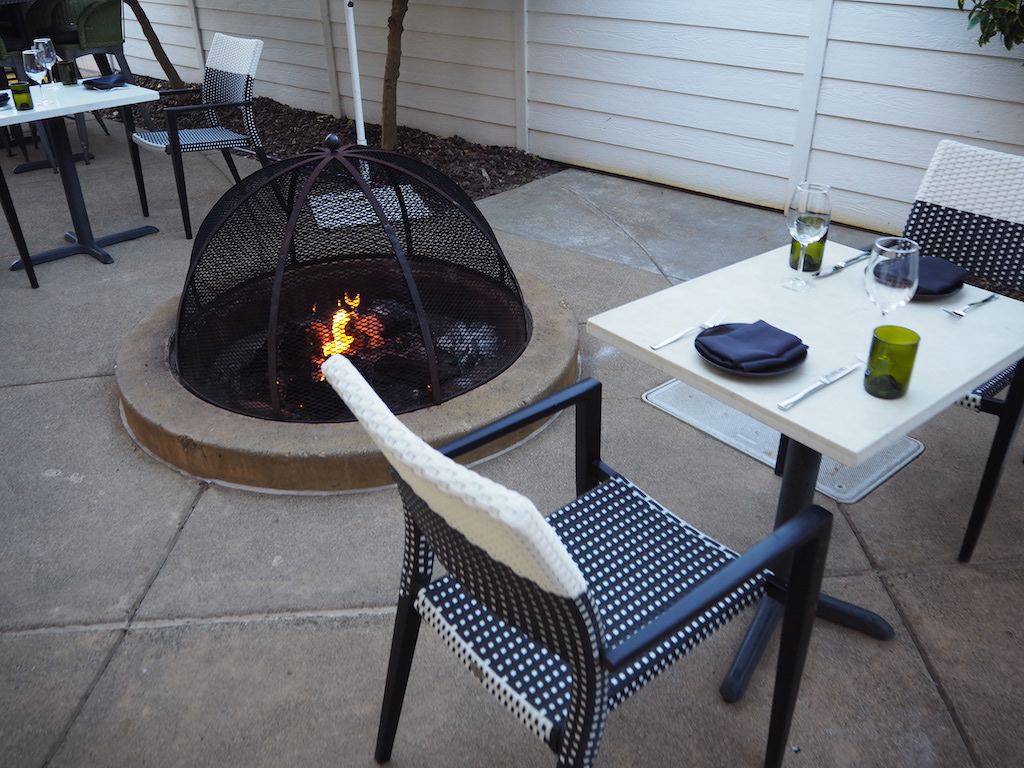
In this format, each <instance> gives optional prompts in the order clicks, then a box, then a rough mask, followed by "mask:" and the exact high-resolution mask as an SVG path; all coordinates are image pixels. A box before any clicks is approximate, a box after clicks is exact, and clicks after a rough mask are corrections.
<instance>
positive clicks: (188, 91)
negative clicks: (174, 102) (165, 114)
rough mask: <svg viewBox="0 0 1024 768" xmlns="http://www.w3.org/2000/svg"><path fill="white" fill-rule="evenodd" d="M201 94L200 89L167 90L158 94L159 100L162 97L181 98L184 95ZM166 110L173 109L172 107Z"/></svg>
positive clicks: (201, 90)
mask: <svg viewBox="0 0 1024 768" xmlns="http://www.w3.org/2000/svg"><path fill="white" fill-rule="evenodd" d="M202 92H203V89H202V88H167V89H165V90H162V91H159V92H158V93H159V94H160V98H163V97H164V96H183V95H185V94H193V93H202ZM168 109H173V107H168Z"/></svg>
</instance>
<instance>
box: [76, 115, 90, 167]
mask: <svg viewBox="0 0 1024 768" xmlns="http://www.w3.org/2000/svg"><path fill="white" fill-rule="evenodd" d="M75 128H76V129H77V130H78V144H79V146H80V147H81V148H82V157H83V158H84V159H85V164H86V165H91V163H90V162H89V131H88V130H87V129H86V127H85V115H84V114H83V113H81V112H79V113H78V114H77V115H75Z"/></svg>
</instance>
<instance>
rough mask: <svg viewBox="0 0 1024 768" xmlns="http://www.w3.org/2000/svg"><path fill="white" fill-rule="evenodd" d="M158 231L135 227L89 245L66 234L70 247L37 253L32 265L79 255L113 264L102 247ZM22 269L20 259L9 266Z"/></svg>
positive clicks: (95, 239) (65, 237) (22, 265)
mask: <svg viewBox="0 0 1024 768" xmlns="http://www.w3.org/2000/svg"><path fill="white" fill-rule="evenodd" d="M159 231H160V230H159V229H157V228H156V227H149V226H146V227H136V228H135V229H128V230H125V231H124V232H115V233H114V234H112V235H103V236H102V237H97V238H94V239H93V241H92V243H91V244H87V243H80V242H78V238H76V237H75V236H74V234H73V233H71V232H67V233H65V235H64V239H65V240H67V241H68V242H69V243H71V245H65V246H64V247H63V248H54V249H53V250H52V251H44V252H43V253H37V254H35V255H33V256H32V257H31V259H32V264H33V265H35V264H45V263H46V262H48V261H56V260H57V259H63V258H65V257H66V256H74V255H76V254H79V253H82V254H86V255H87V256H92V257H93V258H94V259H96V260H97V261H99V262H101V263H103V264H113V262H114V259H113V258H112V257H111V256H110V254H109V253H107V252H106V251H105V250H103V248H104V246H107V245H114V244H115V243H123V242H125V241H126V240H134V239H136V238H138V237H145V236H146V235H155V234H156V233H157V232H159ZM24 268H25V265H24V264H23V263H22V259H18V260H17V261H16V262H14V263H13V264H11V270H12V271H16V270H19V269H24Z"/></svg>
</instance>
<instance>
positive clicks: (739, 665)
mask: <svg viewBox="0 0 1024 768" xmlns="http://www.w3.org/2000/svg"><path fill="white" fill-rule="evenodd" d="M816 613H817V616H818V618H821V619H825V620H826V621H831V622H833V623H835V624H841V625H842V626H844V627H848V628H850V629H854V630H856V631H858V632H861V633H863V634H865V635H867V636H868V637H873V638H874V639H875V640H892V639H893V638H894V637H896V630H894V629H893V628H892V625H891V624H889V622H887V621H886V620H885V619H883V618H882V617H881V616H879V615H878V614H877V613H872V612H871V611H869V610H867V609H865V608H861V607H859V606H856V605H853V604H852V603H847V602H846V601H844V600H839V599H837V598H834V597H831V596H829V595H825V594H822V595H821V596H819V598H818V609H817V611H816ZM782 614H783V606H782V603H780V602H778V601H777V600H773V599H771V598H770V597H766V598H765V599H764V600H762V601H761V602H760V603H759V604H758V606H757V612H756V613H755V614H754V620H753V621H752V622H751V624H750V627H748V628H747V634H746V636H745V637H744V638H743V643H742V644H741V645H740V648H739V650H738V651H737V652H736V658H734V659H733V662H732V666H731V667H730V668H729V672H728V673H727V674H726V676H725V680H723V681H722V685H721V687H720V688H719V693H721V695H722V698H723V699H724V700H725V701H727V702H729V703H730V704H731V703H733V702H736V701H739V700H740V699H741V698H743V694H744V693H745V692H746V690H747V685H749V684H750V678H751V677H753V675H754V669H756V668H757V664H758V662H759V661H760V660H761V656H762V655H763V654H764V649H765V646H767V645H768V641H769V640H771V638H772V633H773V632H774V631H775V628H776V627H777V626H778V623H779V622H780V621H781V620H782Z"/></svg>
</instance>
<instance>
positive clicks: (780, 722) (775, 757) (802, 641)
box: [764, 519, 832, 768]
mask: <svg viewBox="0 0 1024 768" xmlns="http://www.w3.org/2000/svg"><path fill="white" fill-rule="evenodd" d="M831 530H832V521H831V519H829V521H828V522H827V523H826V524H825V525H824V526H823V528H822V531H821V532H820V533H819V535H818V536H817V537H816V538H815V539H812V540H811V541H810V542H808V543H807V544H805V545H804V546H803V547H801V548H800V549H799V550H797V552H796V553H795V555H794V556H793V560H792V564H791V568H790V576H789V582H788V587H787V590H786V607H785V614H784V617H783V620H782V632H781V636H780V638H779V659H778V664H777V666H776V669H775V690H774V693H773V696H772V712H771V720H770V722H769V725H768V746H767V747H766V749H765V758H764V765H765V768H780V766H781V765H782V759H783V757H784V756H785V755H786V742H787V741H788V740H789V729H790V726H791V725H792V723H793V711H794V710H795V708H796V699H797V694H798V693H799V692H800V681H801V679H802V678H803V671H804V662H805V661H806V660H807V649H808V647H809V645H810V641H811V630H812V629H813V628H814V617H815V607H816V606H817V603H818V595H819V593H820V591H821V579H822V576H823V575H824V573H825V559H826V556H827V555H828V542H829V536H830V534H831Z"/></svg>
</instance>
